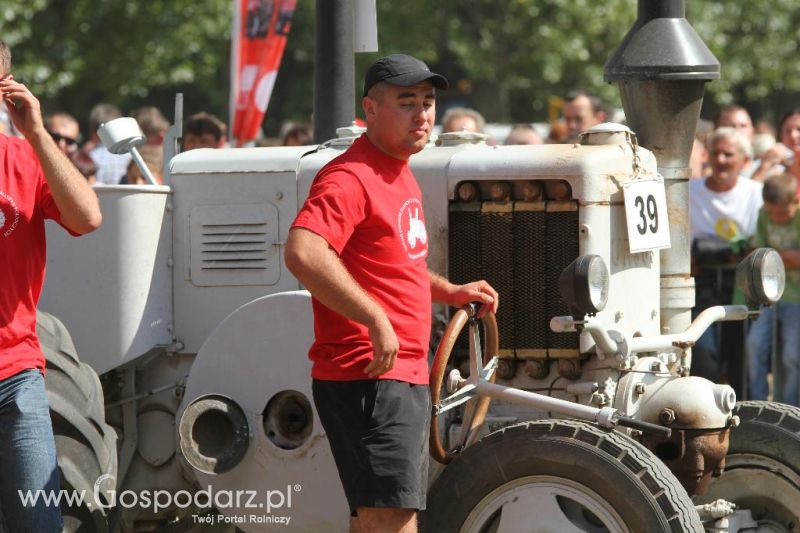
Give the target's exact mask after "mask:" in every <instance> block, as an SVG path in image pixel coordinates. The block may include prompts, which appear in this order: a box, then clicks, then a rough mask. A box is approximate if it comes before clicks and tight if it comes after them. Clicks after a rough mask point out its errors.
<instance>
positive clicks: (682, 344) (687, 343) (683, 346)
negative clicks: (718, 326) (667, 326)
mask: <svg viewBox="0 0 800 533" xmlns="http://www.w3.org/2000/svg"><path fill="white" fill-rule="evenodd" d="M672 345H673V346H674V347H676V348H680V349H681V350H688V349H689V348H692V347H694V341H684V342H681V341H675V342H673V343H672Z"/></svg>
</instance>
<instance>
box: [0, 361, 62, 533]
mask: <svg viewBox="0 0 800 533" xmlns="http://www.w3.org/2000/svg"><path fill="white" fill-rule="evenodd" d="M59 489H60V481H59V476H58V467H57V465H56V447H55V441H54V439H53V426H52V423H51V422H50V410H49V406H48V403H47V395H46V394H45V388H44V377H42V373H41V372H40V371H39V370H25V371H23V372H20V373H19V374H17V375H15V376H12V377H10V378H8V379H5V380H3V381H0V512H2V515H3V517H2V518H3V520H4V522H5V527H6V529H5V530H6V531H8V532H9V533H28V532H30V533H49V532H59V533H60V532H61V530H62V529H63V525H62V521H61V511H60V509H59V508H58V505H55V504H51V505H47V504H45V503H44V502H42V501H39V502H38V503H37V504H36V505H31V504H28V505H27V506H26V505H23V503H22V498H21V497H20V494H19V492H18V491H22V492H23V494H25V493H27V491H31V493H32V494H35V493H36V492H37V491H53V493H52V494H54V495H57V494H58V491H59ZM40 494H41V493H40ZM0 530H2V527H0Z"/></svg>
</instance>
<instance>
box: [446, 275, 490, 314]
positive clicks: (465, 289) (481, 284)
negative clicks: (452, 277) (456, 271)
mask: <svg viewBox="0 0 800 533" xmlns="http://www.w3.org/2000/svg"><path fill="white" fill-rule="evenodd" d="M470 302H479V303H481V304H483V305H482V307H481V309H480V310H479V311H478V318H481V317H483V315H485V314H486V313H487V312H489V311H491V312H492V313H497V307H498V306H499V304H500V296H499V295H498V294H497V291H496V290H494V289H493V288H492V286H491V285H489V284H488V283H487V282H486V281H484V280H480V281H473V282H472V283H467V284H465V285H456V286H455V288H454V289H453V292H452V295H451V301H450V305H452V306H453V307H461V306H463V305H467V304H468V303H470Z"/></svg>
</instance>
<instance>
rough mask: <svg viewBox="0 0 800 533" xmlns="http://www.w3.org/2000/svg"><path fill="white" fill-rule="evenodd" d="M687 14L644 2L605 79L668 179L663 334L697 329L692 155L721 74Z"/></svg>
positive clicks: (662, 2)
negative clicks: (710, 90)
mask: <svg viewBox="0 0 800 533" xmlns="http://www.w3.org/2000/svg"><path fill="white" fill-rule="evenodd" d="M685 14H686V9H685V2H684V0H638V18H637V19H636V23H635V24H634V25H633V28H631V30H630V31H629V32H628V34H627V35H626V36H625V39H624V40H623V41H622V44H621V45H620V46H619V48H618V49H617V50H616V52H614V55H612V56H611V59H610V60H609V61H608V63H606V66H605V71H604V77H605V80H606V81H609V82H617V84H618V86H619V90H620V94H621V97H622V107H623V108H624V110H625V116H626V117H627V120H628V125H629V126H630V128H631V129H632V130H633V131H634V132H636V135H637V137H638V140H639V144H641V145H642V146H644V147H645V148H647V149H649V150H651V151H652V152H653V153H654V154H655V156H656V160H657V161H658V171H659V173H660V174H661V175H662V176H663V177H664V184H665V187H666V193H667V206H668V211H669V213H668V215H669V223H670V224H669V225H670V240H671V243H672V247H671V248H670V249H667V250H662V251H661V329H662V332H663V333H678V332H682V331H685V330H686V329H687V328H688V327H689V325H690V324H691V309H692V307H694V279H693V278H692V277H691V274H690V261H691V259H690V248H691V242H690V237H689V212H688V206H689V184H688V179H689V178H690V177H691V175H690V174H691V172H690V170H689V157H690V155H691V151H692V143H693V140H694V134H695V130H696V128H697V120H698V118H700V107H701V106H702V103H703V93H704V91H705V84H706V82H708V81H710V80H714V79H718V78H719V71H720V65H719V61H717V59H716V58H715V57H714V55H713V54H712V53H711V51H710V50H709V49H708V47H707V46H706V45H705V43H704V42H703V40H702V39H701V38H700V37H699V36H698V35H697V33H696V32H695V31H694V29H693V28H692V26H691V25H690V24H689V22H688V21H687V20H686V18H685ZM686 363H687V364H689V363H690V361H687V362H686Z"/></svg>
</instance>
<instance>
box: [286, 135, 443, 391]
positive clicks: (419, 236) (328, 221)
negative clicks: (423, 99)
mask: <svg viewBox="0 0 800 533" xmlns="http://www.w3.org/2000/svg"><path fill="white" fill-rule="evenodd" d="M421 197H422V195H421V193H420V190H419V186H418V185H417V181H416V180H415V179H414V176H413V174H412V173H411V170H410V169H409V167H408V163H407V162H406V161H401V160H399V159H395V158H393V157H390V156H388V155H386V154H384V153H383V152H381V151H380V150H378V149H377V148H375V146H374V145H373V144H372V143H371V142H370V141H369V139H367V136H366V135H362V136H361V137H359V138H358V139H357V140H356V141H355V143H353V146H351V147H350V149H349V150H347V151H346V152H345V153H344V154H342V155H340V156H339V157H337V158H336V159H334V160H333V161H331V162H330V163H328V164H327V165H326V166H325V167H324V168H323V169H322V170H320V172H319V174H317V177H316V178H315V179H314V183H313V184H312V185H311V191H310V192H309V195H308V198H307V199H306V201H305V204H304V205H303V207H302V209H301V210H300V213H298V215H297V218H296V219H295V221H294V223H293V224H292V227H302V228H306V229H308V230H310V231H313V232H314V233H316V234H318V235H320V236H321V237H323V238H324V239H325V240H326V241H328V244H330V246H331V248H333V249H334V250H335V251H336V252H337V253H338V254H339V257H340V258H341V260H342V262H343V263H344V266H345V267H346V268H347V270H348V271H349V272H350V274H351V275H352V276H353V278H354V279H355V280H356V282H358V284H359V285H360V286H361V287H362V288H363V289H364V290H365V291H367V293H368V294H369V295H370V296H371V297H372V298H373V299H374V300H375V301H376V302H378V304H380V305H381V307H383V309H384V311H385V312H386V315H387V316H388V317H389V321H390V322H391V323H392V326H393V327H394V331H395V333H396V334H397V338H398V341H399V343H400V350H399V352H398V354H397V360H396V361H395V364H394V367H393V368H392V370H390V371H389V372H387V373H385V374H383V375H381V376H380V378H381V379H396V380H399V381H406V382H410V383H415V384H426V383H428V378H429V376H428V358H427V356H428V341H429V337H430V325H431V320H430V317H431V284H430V276H429V274H428V267H427V263H426V258H427V256H428V236H427V233H426V231H425V217H424V215H423V213H422V200H421ZM312 304H313V306H314V333H315V335H316V339H315V341H314V344H313V345H312V346H311V350H310V351H309V357H310V358H311V360H312V361H313V363H314V364H313V368H312V370H311V375H312V376H313V377H314V378H317V379H325V380H333V381H350V380H356V379H368V377H367V375H366V374H364V367H366V366H367V364H368V363H369V362H370V361H371V360H372V357H373V354H372V342H371V341H370V339H369V333H368V331H367V328H366V326H364V325H362V324H360V323H358V322H355V321H353V320H350V319H348V318H345V317H344V316H342V315H340V314H339V313H336V312H335V311H332V310H331V309H329V308H328V307H325V306H324V305H322V304H321V303H320V302H319V301H318V300H317V299H315V298H314V299H312Z"/></svg>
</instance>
